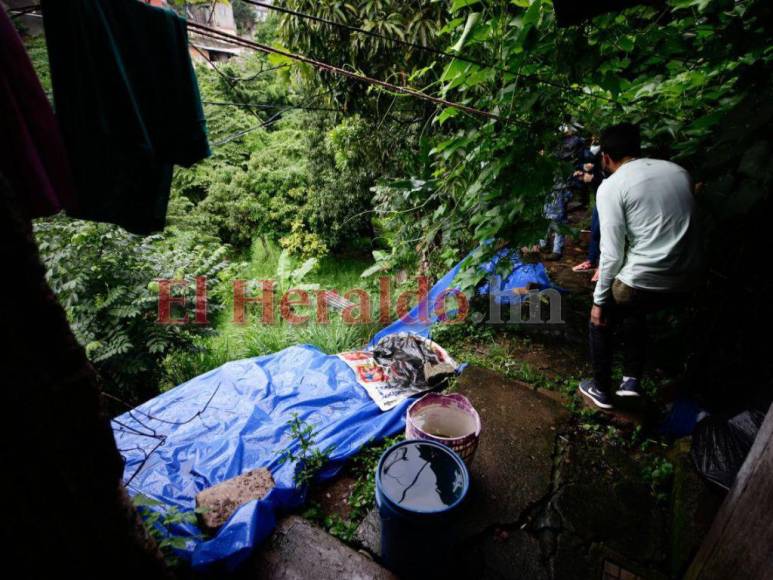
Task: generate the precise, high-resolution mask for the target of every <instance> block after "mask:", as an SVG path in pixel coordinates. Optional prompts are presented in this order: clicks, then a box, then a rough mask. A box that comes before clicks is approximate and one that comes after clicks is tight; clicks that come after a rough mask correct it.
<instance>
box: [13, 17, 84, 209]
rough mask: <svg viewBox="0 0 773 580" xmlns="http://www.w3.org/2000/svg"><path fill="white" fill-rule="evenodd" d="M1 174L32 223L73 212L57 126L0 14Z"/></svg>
mask: <svg viewBox="0 0 773 580" xmlns="http://www.w3.org/2000/svg"><path fill="white" fill-rule="evenodd" d="M0 173H2V174H3V175H4V176H5V177H6V179H8V181H10V183H11V185H12V186H13V189H14V190H15V191H16V193H17V195H18V202H19V204H20V205H21V207H22V208H23V209H24V210H25V211H26V213H27V215H28V217H31V218H33V217H42V216H48V215H53V214H55V213H57V212H59V211H61V210H63V209H65V210H72V209H74V204H75V197H74V194H73V185H72V177H71V174H70V168H69V164H68V157H67V153H66V151H65V149H64V144H63V141H62V137H61V133H60V131H59V125H58V123H57V121H56V118H55V117H54V112H53V110H52V109H51V104H50V103H49V102H48V99H47V98H46V95H45V93H44V92H43V87H41V86H40V81H39V80H38V77H37V75H36V74H35V71H34V70H33V68H32V63H31V62H30V59H29V56H28V55H27V52H26V51H25V50H24V46H23V45H22V42H21V39H20V38H19V35H18V34H17V32H16V29H15V28H14V26H13V24H12V23H11V20H10V19H9V18H8V15H7V14H6V13H5V11H4V10H2V9H0Z"/></svg>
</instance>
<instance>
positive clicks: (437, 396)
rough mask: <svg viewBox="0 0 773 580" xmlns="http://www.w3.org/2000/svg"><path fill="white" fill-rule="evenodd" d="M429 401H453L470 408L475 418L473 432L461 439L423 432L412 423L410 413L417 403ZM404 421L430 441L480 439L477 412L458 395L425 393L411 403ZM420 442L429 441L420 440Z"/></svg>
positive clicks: (462, 396)
mask: <svg viewBox="0 0 773 580" xmlns="http://www.w3.org/2000/svg"><path fill="white" fill-rule="evenodd" d="M431 399H453V400H455V401H459V402H463V403H465V404H467V405H468V406H469V408H470V409H469V410H470V411H472V415H473V417H474V418H475V430H474V431H472V432H471V433H467V434H466V435H462V436H461V437H440V436H438V435H433V434H432V433H427V432H426V431H424V429H420V428H419V427H418V426H417V425H416V423H414V422H413V417H412V416H411V411H413V408H414V407H416V406H417V405H418V404H419V403H426V402H427V401H428V400H431ZM465 410H466V409H465ZM405 420H406V421H407V422H409V423H410V424H411V426H412V427H413V428H414V429H415V430H416V431H420V432H421V433H424V434H425V435H427V436H428V437H432V439H437V440H438V441H464V440H465V439H468V438H470V437H471V436H472V437H476V438H478V437H480V432H481V429H482V425H481V421H480V415H479V414H478V411H477V410H476V409H475V407H473V406H472V403H471V402H470V400H469V399H468V398H467V397H465V396H464V395H462V394H460V393H450V394H448V395H441V394H438V393H427V394H426V395H424V396H423V397H421V398H420V399H418V400H416V401H414V402H413V403H411V406H410V407H408V410H407V411H406V412H405ZM420 441H431V439H421V440H420Z"/></svg>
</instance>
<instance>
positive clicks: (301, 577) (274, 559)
mask: <svg viewBox="0 0 773 580" xmlns="http://www.w3.org/2000/svg"><path fill="white" fill-rule="evenodd" d="M252 571H253V572H254V573H255V577H256V578H262V579H263V580H279V579H281V580H307V579H308V578H314V580H387V579H390V580H392V579H396V578H397V577H396V576H394V575H393V574H392V573H391V572H389V571H388V570H386V569H385V568H382V567H381V566H379V565H378V564H376V563H375V562H374V561H373V560H371V559H370V558H367V557H366V556H363V555H362V554H361V553H359V552H355V551H354V550H353V549H351V548H350V547H349V546H347V545H346V544H344V543H343V542H341V541H340V540H338V539H336V538H334V537H333V536H331V535H330V534H328V533H327V532H325V531H324V530H323V529H321V528H318V527H317V526H315V525H314V524H312V523H311V522H309V521H308V520H305V519H303V518H300V517H298V516H290V517H288V518H285V519H284V520H282V521H281V522H279V525H278V526H277V528H276V530H275V531H274V533H273V535H272V536H271V538H270V539H269V540H268V541H267V542H266V544H265V545H264V546H263V547H262V548H261V549H260V550H259V551H258V553H257V554H256V556H255V559H254V561H253V566H252Z"/></svg>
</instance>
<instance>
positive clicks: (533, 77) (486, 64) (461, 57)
mask: <svg viewBox="0 0 773 580" xmlns="http://www.w3.org/2000/svg"><path fill="white" fill-rule="evenodd" d="M242 1H243V2H244V3H246V4H252V5H253V6H260V7H262V8H267V9H268V10H274V11H276V12H281V13H283V14H288V15H290V16H295V17H296V18H302V19H305V20H312V21H314V22H320V23H322V24H327V25H329V26H335V27H337V28H341V29H343V30H348V31H349V32H356V33H358V34H364V35H366V36H370V37H373V38H380V39H382V40H387V41H389V42H394V43H395V44H400V45H402V46H407V47H409V48H414V49H416V50H421V51H423V52H428V53H430V54H435V55H438V56H444V57H446V58H451V59H455V60H459V61H462V62H466V63H469V64H474V65H475V66H479V67H482V68H491V69H494V70H497V71H500V72H503V73H505V74H510V75H514V76H515V77H516V78H517V79H526V80H529V81H532V82H535V83H538V84H544V85H548V86H551V87H555V88H559V89H563V90H565V91H571V92H575V93H580V94H582V95H583V96H588V97H592V98H595V99H601V100H604V101H608V102H611V103H617V101H615V100H614V99H612V98H610V97H607V96H605V95H598V94H595V93H588V92H587V91H585V89H583V88H581V87H573V86H571V85H565V84H563V83H558V82H556V81H552V80H549V79H545V78H542V77H540V76H538V75H535V74H529V73H524V72H519V71H513V70H510V69H509V68H507V67H504V66H501V65H498V64H494V63H490V62H485V61H482V60H478V59H475V58H471V57H469V56H465V55H463V54H459V53H453V52H448V51H445V50H440V49H439V48H433V47H431V46H426V45H424V44H417V43H415V42H410V41H408V40H403V39H401V38H396V37H394V36H388V35H386V34H381V33H380V32H376V31H375V30H365V29H364V28H360V27H357V26H352V25H351V24H346V23H344V22H336V21H335V20H329V19H327V18H322V17H320V16H315V15H313V14H306V13H305V12H298V11H296V10H291V9H289V8H285V7H283V6H277V5H275V4H268V3H266V2H259V1H257V0H242Z"/></svg>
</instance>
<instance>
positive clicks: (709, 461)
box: [690, 409, 765, 489]
mask: <svg viewBox="0 0 773 580" xmlns="http://www.w3.org/2000/svg"><path fill="white" fill-rule="evenodd" d="M764 420H765V413H763V412H762V411H758V410H756V409H752V410H749V411H744V412H743V413H739V414H738V415H736V416H735V417H731V418H730V419H722V418H721V417H706V418H705V419H703V420H702V421H701V422H700V423H698V426H697V427H696V428H695V432H694V433H693V436H692V447H691V449H690V452H691V454H692V458H693V461H695V466H696V467H697V468H698V471H700V472H701V473H702V474H703V476H704V477H705V478H706V479H708V480H709V481H712V482H714V483H716V484H717V485H719V486H720V487H724V488H725V489H730V486H732V485H733V481H735V476H736V475H738V470H739V469H741V465H743V462H744V460H745V459H746V456H747V455H748V454H749V451H750V450H751V448H752V444H753V443H754V439H755V438H756V437H757V433H758V432H759V430H760V427H761V426H762V422H763V421H764Z"/></svg>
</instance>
